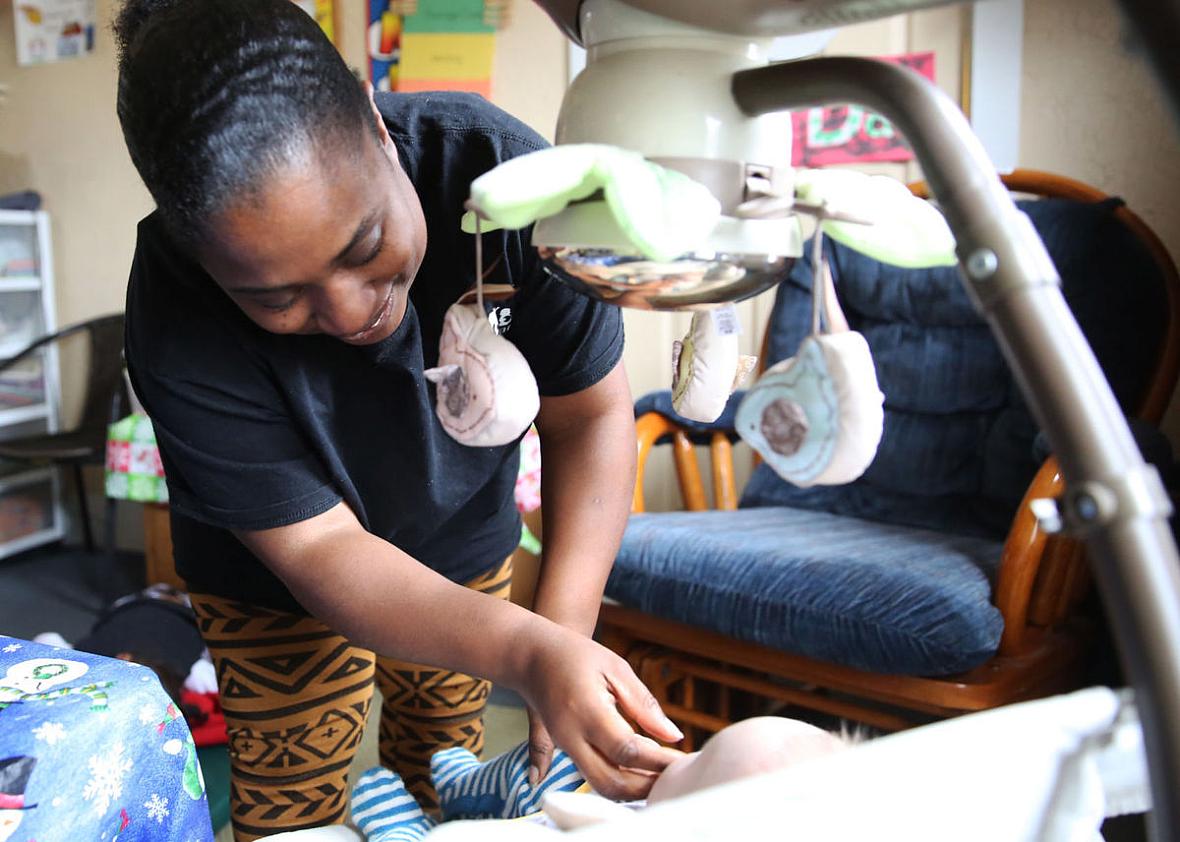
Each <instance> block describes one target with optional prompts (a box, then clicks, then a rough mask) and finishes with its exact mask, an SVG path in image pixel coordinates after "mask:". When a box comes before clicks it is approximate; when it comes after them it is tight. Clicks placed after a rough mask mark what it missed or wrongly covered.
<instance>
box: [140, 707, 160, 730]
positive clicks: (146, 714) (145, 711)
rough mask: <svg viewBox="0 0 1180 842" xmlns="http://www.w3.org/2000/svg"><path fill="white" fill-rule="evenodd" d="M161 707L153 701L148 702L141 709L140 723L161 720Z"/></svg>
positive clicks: (144, 723)
mask: <svg viewBox="0 0 1180 842" xmlns="http://www.w3.org/2000/svg"><path fill="white" fill-rule="evenodd" d="M159 714H160V709H159V708H158V707H156V706H155V704H153V703H152V702H148V703H147V704H145V705H144V706H143V707H141V708H140V709H139V724H140V725H147V724H149V723H151V722H159V721H160V715H159Z"/></svg>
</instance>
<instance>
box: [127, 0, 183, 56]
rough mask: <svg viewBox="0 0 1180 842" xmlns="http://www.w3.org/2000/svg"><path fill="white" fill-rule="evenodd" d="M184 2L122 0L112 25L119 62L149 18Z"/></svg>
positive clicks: (175, 0) (174, 0) (172, 0)
mask: <svg viewBox="0 0 1180 842" xmlns="http://www.w3.org/2000/svg"><path fill="white" fill-rule="evenodd" d="M184 2H185V0H124V2H123V5H122V7H121V8H120V9H119V14H118V15H117V16H116V17H115V22H114V24H113V25H112V29H113V30H114V32H115V41H116V43H117V44H118V47H119V60H120V61H122V60H123V58H124V57H125V56H126V55H127V50H128V49H129V48H130V47H131V43H132V42H133V41H134V40H135V36H136V35H138V34H139V31H140V30H141V29H143V25H144V24H145V23H147V21H148V20H149V19H150V18H153V17H157V16H158V15H159V14H160V13H162V12H165V11H167V10H168V9H174V8H176V7H177V6H180V5H182V4H183V3H184Z"/></svg>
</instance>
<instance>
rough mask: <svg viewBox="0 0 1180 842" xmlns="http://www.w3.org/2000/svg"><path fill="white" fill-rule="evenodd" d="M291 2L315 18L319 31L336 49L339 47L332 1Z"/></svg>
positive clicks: (309, 0) (334, 6)
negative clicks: (321, 31)
mask: <svg viewBox="0 0 1180 842" xmlns="http://www.w3.org/2000/svg"><path fill="white" fill-rule="evenodd" d="M293 2H294V3H295V5H297V6H299V7H300V8H301V9H303V11H305V12H307V13H308V14H309V15H311V16H312V17H313V18H315V22H316V23H318V24H319V25H320V29H322V30H324V34H325V35H327V36H328V40H329V41H331V42H332V43H333V44H335V45H336V46H337V47H339V46H340V42H339V41H337V40H336V31H337V26H336V3H335V2H334V0H293Z"/></svg>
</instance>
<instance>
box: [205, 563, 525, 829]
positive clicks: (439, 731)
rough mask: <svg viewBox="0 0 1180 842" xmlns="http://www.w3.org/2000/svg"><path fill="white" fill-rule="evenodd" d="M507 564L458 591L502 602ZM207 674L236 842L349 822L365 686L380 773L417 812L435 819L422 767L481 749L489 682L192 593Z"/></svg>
mask: <svg viewBox="0 0 1180 842" xmlns="http://www.w3.org/2000/svg"><path fill="white" fill-rule="evenodd" d="M511 582H512V564H511V560H509V561H506V562H505V563H504V564H503V565H502V566H500V567H499V568H497V569H495V570H493V571H492V572H490V573H486V574H484V575H483V576H480V577H478V578H477V579H475V580H473V581H471V582H468V583H467V587H469V588H472V589H474V590H477V591H481V592H483V593H487V594H491V595H494V596H498V597H502V598H505V599H506V598H507V597H508V591H509V587H510V585H511ZM190 597H191V598H192V605H193V610H194V611H195V612H196V615H197V622H198V624H199V626H200V629H201V635H202V636H203V637H204V639H205V645H206V646H208V648H209V653H210V655H211V656H212V657H213V664H214V666H215V667H216V669H217V682H218V686H219V688H220V694H221V707H222V710H223V712H224V714H225V721H226V727H227V730H228V732H229V753H230V767H231V770H232V775H231V784H230V787H231V789H230V815H231V818H232V820H233V825H234V835H235V837H236V838H237V840H238V842H244V841H245V840H254V839H257V838H259V837H262V836H268V835H271V834H274V833H279V832H282V831H289V830H301V829H303V828H308V827H318V826H321V825H327V824H339V823H341V822H343V821H345V820H346V819H347V818H348V803H349V788H348V771H349V766H350V765H351V763H352V759H353V756H354V755H355V754H356V750H357V748H358V747H359V746H360V742H361V735H362V733H363V731H364V726H365V719H366V717H367V716H368V712H369V703H370V701H371V699H372V689H373V680H374V678H376V682H377V686H378V688H379V689H380V691H381V695H382V696H383V697H384V704H383V705H382V708H381V731H380V735H379V745H380V749H379V751H380V757H381V765H382V766H386V767H388V768H390V769H393V770H394V771H396V772H397V773H398V774H399V775H401V776H402V779H403V780H404V781H405V782H406V786H407V788H408V789H409V790H410V792H411V793H413V794H414V795H415V796H416V797H417V798H418V801H419V802H420V803H421V804H422V805H423V807H424V808H425V809H426V810H437V806H438V804H437V799H436V796H435V793H434V789H433V787H432V786H431V784H430V757H431V755H432V754H434V752H436V751H438V750H440V749H443V748H448V747H450V746H463V747H464V748H468V749H470V750H471V751H473V752H475V753H477V754H478V753H479V751H480V750H481V749H482V748H483V711H484V706H485V704H486V703H487V698H488V692H489V691H490V689H491V685H490V684H489V682H487V681H484V680H482V679H476V678H472V677H471V676H468V675H462V674H461V673H456V672H451V671H449V670H445V669H436V668H433V667H428V666H424V665H421V664H412V663H408V662H404V661H395V660H392V659H389V658H375V657H374V655H373V653H372V652H370V651H369V650H367V649H362V648H360V647H357V646H353V645H352V644H350V643H349V642H348V640H346V639H345V638H344V637H342V636H341V635H339V634H337V633H335V632H334V631H332V630H331V629H329V628H328V627H327V626H325V625H324V624H323V623H321V622H320V621H318V620H316V619H314V618H311V617H307V616H301V615H297V614H287V613H284V612H281V611H275V610H272V609H268V608H259V607H258V606H254V605H248V604H244V603H240V602H235V601H233V600H229V599H224V598H222V597H218V596H212V595H209V594H202V593H191V594H190Z"/></svg>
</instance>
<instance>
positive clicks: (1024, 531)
mask: <svg viewBox="0 0 1180 842" xmlns="http://www.w3.org/2000/svg"><path fill="white" fill-rule="evenodd" d="M1064 488H1065V482H1064V481H1063V480H1062V478H1061V472H1060V471H1059V470H1058V467H1057V460H1056V459H1054V458H1053V457H1050V458H1048V459H1046V460H1045V462H1044V464H1043V465H1041V468H1040V470H1038V471H1037V473H1036V476H1034V477H1033V481H1032V482H1031V483H1030V484H1029V487H1028V490H1027V491H1026V492H1025V493H1024V498H1023V499H1022V500H1021V501H1020V506H1019V507H1017V509H1016V516H1015V517H1014V518H1013V520H1012V526H1011V527H1010V529H1009V531H1008V538H1007V540H1006V541H1004V551H1003V554H1002V555H1001V556H1000V569H999V573H998V575H997V577H996V592H995V599H994V602H995V605H996V608H998V609H999V611H1000V614H1001V615H1002V616H1003V618H1004V634H1003V637H1002V638H1001V639H1000V649H999V651H1000V654H1005V655H1006V654H1010V653H1013V652H1017V651H1019V650H1020V649H1021V648H1022V647H1023V646H1024V636H1025V631H1026V628H1027V626H1028V610H1029V603H1030V602H1031V601H1032V596H1033V588H1034V586H1035V585H1036V583H1037V574H1038V572H1039V570H1040V566H1041V559H1042V557H1043V556H1044V553H1045V545H1046V543H1047V541H1048V539H1049V535H1048V533H1046V532H1045V531H1044V530H1043V529H1041V527H1040V524H1039V523H1037V519H1036V517H1035V516H1034V515H1033V513H1032V509H1031V508H1030V506H1029V503H1030V502H1031V501H1032V500H1035V499H1037V498H1040V497H1056V496H1057V495H1059V494H1060V493H1061V492H1062V490H1064Z"/></svg>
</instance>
